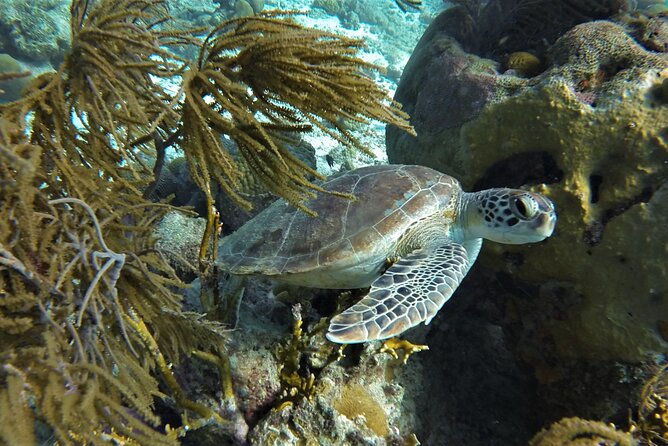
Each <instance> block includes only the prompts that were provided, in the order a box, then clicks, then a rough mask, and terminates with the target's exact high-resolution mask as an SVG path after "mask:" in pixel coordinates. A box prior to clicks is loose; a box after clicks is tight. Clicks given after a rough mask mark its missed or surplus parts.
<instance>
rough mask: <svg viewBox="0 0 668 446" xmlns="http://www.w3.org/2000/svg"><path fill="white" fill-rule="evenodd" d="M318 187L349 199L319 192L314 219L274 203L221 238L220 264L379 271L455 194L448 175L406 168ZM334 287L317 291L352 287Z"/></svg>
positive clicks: (311, 203)
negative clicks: (414, 230)
mask: <svg viewBox="0 0 668 446" xmlns="http://www.w3.org/2000/svg"><path fill="white" fill-rule="evenodd" d="M321 186H322V187H323V188H324V189H325V190H328V191H337V192H344V193H349V194H352V195H354V196H355V199H354V200H349V199H346V198H341V197H336V196H332V195H331V194H326V193H318V194H317V196H316V197H314V198H312V199H310V200H308V201H307V202H306V203H305V204H306V206H307V207H308V208H309V209H312V210H313V211H315V212H316V213H317V216H316V217H311V216H309V215H306V214H305V213H304V212H301V211H299V210H297V209H296V208H294V207H293V206H291V205H289V204H288V203H287V202H286V201H285V200H278V201H276V202H274V203H273V204H271V205H270V206H269V207H268V208H267V209H265V210H264V211H262V212H261V213H259V214H258V215H256V216H255V217H254V218H253V219H251V220H250V221H248V222H247V223H246V224H245V225H243V226H242V227H241V228H239V229H238V230H237V231H236V232H234V233H233V234H231V235H230V236H228V237H226V238H225V239H223V241H222V242H221V245H220V247H219V250H218V263H219V265H220V266H221V267H222V268H223V269H225V270H227V271H229V272H231V273H233V274H262V275H267V276H287V275H291V274H298V273H309V272H316V271H318V272H322V271H324V270H331V271H345V270H350V271H354V270H355V268H357V267H359V268H362V267H363V266H366V267H368V268H377V269H379V268H380V266H382V262H384V260H385V259H386V258H387V257H389V256H393V255H394V254H395V248H396V246H397V242H398V241H399V239H400V238H401V236H402V235H403V234H405V233H406V231H407V229H408V228H409V227H410V226H411V225H413V224H415V223H417V222H419V221H420V220H422V219H424V218H426V217H428V216H430V215H433V214H434V213H436V212H439V211H440V212H445V211H446V210H447V209H448V208H451V207H452V204H453V203H454V202H456V201H457V200H454V201H453V196H458V195H459V193H460V191H461V188H460V186H459V183H458V182H457V180H455V179H454V178H452V177H450V176H448V175H445V174H442V173H440V172H438V171H436V170H433V169H430V168H427V167H422V166H407V165H379V166H368V167H362V168H359V169H355V170H350V171H348V172H345V173H342V174H340V175H337V176H334V177H331V178H329V179H328V180H326V181H325V182H323V183H322V184H321ZM378 263H380V264H381V265H377V264H378ZM377 273H378V272H376V277H377ZM334 282H335V283H333V284H330V285H332V286H324V285H325V284H322V285H321V286H320V287H322V288H329V287H332V288H356V286H344V285H345V284H344V283H339V286H335V285H337V283H336V280H334ZM314 286H315V285H314ZM365 286H366V285H365Z"/></svg>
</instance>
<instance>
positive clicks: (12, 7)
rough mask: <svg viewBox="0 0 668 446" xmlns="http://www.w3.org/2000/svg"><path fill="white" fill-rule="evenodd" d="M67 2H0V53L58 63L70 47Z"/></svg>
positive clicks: (11, 0)
mask: <svg viewBox="0 0 668 446" xmlns="http://www.w3.org/2000/svg"><path fill="white" fill-rule="evenodd" d="M69 4H70V2H69V1H67V0H37V1H34V2H33V1H31V2H26V1H24V0H3V1H2V2H0V52H5V53H8V54H11V55H12V56H14V57H17V58H21V59H29V60H32V61H40V62H44V61H49V62H51V63H52V64H53V65H54V66H55V65H57V64H58V63H59V62H60V61H62V59H63V57H64V54H65V51H66V50H67V48H68V46H69V31H70V25H69V16H70V15H69V10H68V9H69Z"/></svg>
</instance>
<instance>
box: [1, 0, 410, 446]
mask: <svg viewBox="0 0 668 446" xmlns="http://www.w3.org/2000/svg"><path fill="white" fill-rule="evenodd" d="M4 6H5V3H3V7H4ZM170 19H171V18H170V16H169V13H168V9H167V8H166V4H165V2H164V1H163V0H99V1H91V0H74V1H73V2H72V4H71V7H70V24H71V27H70V32H71V36H72V45H71V48H70V50H69V51H68V52H67V53H66V54H65V56H64V59H63V61H62V63H61V64H60V65H58V68H57V70H56V71H52V72H47V73H44V74H41V75H40V76H38V77H36V78H35V79H33V80H32V81H31V82H30V84H29V85H28V87H27V88H26V90H25V91H24V93H23V95H22V96H21V98H20V99H18V100H17V101H15V102H10V103H7V104H2V105H0V177H1V179H0V209H1V210H2V215H3V216H4V217H5V218H3V219H2V220H0V329H1V331H0V338H1V340H2V342H0V346H1V347H0V358H1V359H2V364H3V366H2V368H1V369H0V383H2V386H1V390H0V412H1V413H2V417H3V418H2V423H1V424H2V428H1V429H0V442H2V443H9V444H13V443H14V442H15V440H16V439H22V440H25V441H24V443H23V444H31V443H34V442H35V441H36V437H35V435H34V433H33V425H34V424H35V423H42V424H43V425H46V426H47V427H48V429H50V430H51V433H52V435H53V436H54V438H55V440H56V441H57V442H58V443H59V444H64V445H70V444H94V445H100V444H109V442H117V443H125V444H129V443H132V444H151V445H163V444H164V445H173V444H177V443H178V442H179V438H180V437H183V436H186V435H189V433H190V432H192V431H196V430H197V429H199V428H202V427H205V426H206V427H207V428H208V429H210V430H213V431H216V432H218V434H219V436H220V437H222V438H231V439H232V440H233V441H237V442H242V441H244V437H245V433H246V432H247V426H246V424H245V422H244V421H243V418H242V417H241V415H240V409H239V404H238V403H237V402H236V399H235V395H234V392H233V388H232V382H231V377H230V375H231V367H230V361H229V360H228V358H227V356H226V354H225V351H224V341H225V339H226V336H225V331H224V330H223V327H222V325H221V324H220V323H218V322H214V321H211V320H207V319H205V318H204V317H203V315H202V314H197V313H193V312H188V311H184V310H183V309H182V298H181V296H180V294H179V293H178V290H179V289H180V288H183V286H184V284H183V282H182V281H181V280H180V279H179V278H178V277H177V276H176V275H175V273H174V270H173V269H172V268H171V267H170V266H169V264H168V262H167V259H166V255H165V253H164V252H163V251H161V250H160V248H159V247H158V245H156V240H155V237H154V234H153V231H154V230H155V228H156V226H157V225H158V222H160V221H161V220H162V219H163V218H164V217H165V215H166V214H167V213H168V211H170V210H172V209H173V207H172V206H170V205H168V204H166V203H164V202H153V201H151V200H149V199H147V196H148V195H150V192H151V189H155V186H156V178H159V176H160V172H161V170H162V169H163V167H164V165H165V159H166V156H165V152H166V149H167V147H170V146H173V145H176V146H178V148H179V149H181V150H183V151H184V153H185V155H186V159H187V163H188V168H189V171H190V173H191V178H192V179H193V181H195V183H196V184H197V185H199V186H201V187H202V189H203V191H204V193H205V196H206V197H207V199H208V203H207V204H209V206H208V207H207V214H208V215H207V217H208V219H207V222H206V225H205V227H204V231H203V233H204V234H203V236H202V240H201V241H200V248H199V253H198V256H197V257H198V258H197V260H198V261H199V263H200V265H198V266H199V269H200V271H206V260H207V250H208V249H209V248H210V247H212V249H214V250H215V246H216V244H215V241H216V238H217V237H218V233H219V231H220V227H219V225H218V221H219V217H220V216H219V213H218V211H217V210H216V209H215V208H213V207H212V206H210V205H211V195H212V194H211V191H210V184H211V183H212V179H213V178H215V179H217V180H220V181H221V182H222V184H221V187H222V188H223V189H224V190H227V191H228V192H230V193H231V194H232V195H233V196H234V197H237V199H238V196H237V195H234V190H233V187H232V184H231V183H234V184H236V180H234V179H232V178H236V177H234V174H235V172H236V171H235V166H236V164H235V163H234V161H233V160H232V159H231V157H230V155H229V154H228V153H227V151H226V149H225V148H224V147H223V146H222V145H220V140H221V138H222V137H223V136H224V135H227V137H231V138H232V139H234V140H235V141H236V143H237V146H238V147H239V151H240V152H241V153H242V156H243V157H244V160H245V161H246V162H248V163H249V165H250V169H251V171H252V172H254V174H261V175H260V179H261V181H263V182H264V184H265V185H266V186H267V187H268V189H269V190H272V191H274V192H276V193H278V194H280V195H284V196H289V197H290V198H291V199H292V200H293V201H294V202H295V203H299V202H300V201H301V200H303V199H304V195H308V191H309V190H311V189H312V188H313V187H315V186H313V185H311V184H310V182H309V180H308V179H307V178H305V177H304V173H305V172H308V173H311V172H312V169H310V168H308V166H306V165H305V164H304V163H302V162H301V161H300V160H299V159H298V158H297V157H295V156H293V155H291V154H289V153H287V152H286V151H285V145H284V144H285V141H286V138H285V137H284V136H282V132H285V131H288V132H290V133H293V134H301V133H304V132H307V131H308V130H309V129H310V128H311V127H312V126H320V127H323V126H324V125H325V123H326V124H330V123H334V124H332V126H333V127H332V128H328V131H329V132H330V133H331V134H332V135H333V136H335V137H337V138H339V139H340V140H342V141H343V142H344V143H346V144H347V145H348V146H349V147H351V148H356V147H360V146H361V144H360V143H358V142H357V141H356V140H355V138H354V137H352V135H350V133H349V132H347V131H346V130H345V129H342V128H340V127H337V126H336V124H335V123H336V122H337V120H338V119H339V118H341V117H345V119H352V120H357V121H361V122H366V121H367V120H370V119H379V120H381V121H388V122H394V123H395V124H397V125H399V126H402V127H405V128H406V129H407V130H409V127H408V125H407V123H406V122H405V119H404V118H405V115H404V114H403V113H402V112H400V111H399V109H398V108H397V106H396V105H395V104H393V103H391V101H389V100H386V98H385V96H384V93H383V90H381V89H380V88H379V87H377V86H376V85H375V84H374V83H373V81H372V80H371V79H369V78H368V77H367V76H366V75H364V74H362V70H369V69H373V68H374V66H372V65H370V64H368V63H366V62H363V61H361V60H360V59H358V58H357V57H356V56H355V54H356V51H357V49H358V48H359V47H360V45H361V42H359V41H354V40H349V39H345V38H340V37H338V36H337V35H334V34H329V33H322V32H319V31H314V30H310V29H307V28H304V27H302V26H300V25H297V24H296V23H295V22H294V21H292V20H290V17H289V16H288V17H285V16H283V15H281V14H280V13H268V14H263V15H261V16H256V17H253V18H245V19H238V20H232V21H228V22H224V23H221V24H219V25H217V26H216V27H215V29H214V31H213V32H212V33H211V34H209V35H208V37H205V39H204V41H202V40H201V39H200V38H199V37H198V36H199V33H200V32H201V30H181V29H174V28H170V26H169V22H170ZM268 36H270V37H271V38H269V37H268ZM276 44H278V45H279V46H280V47H281V48H287V49H288V50H289V51H288V52H287V53H286V52H284V51H275V50H276V48H275V45H276ZM180 46H191V47H195V48H197V49H199V50H200V53H201V54H200V57H199V59H198V61H197V63H195V64H193V65H190V63H189V61H188V60H186V59H183V58H180V57H179V56H177V55H176V54H175V53H174V52H173V49H174V48H176V47H180ZM230 50H233V51H230ZM267 53H269V54H272V57H269V58H265V55H266V54H267ZM265 59H266V60H268V61H269V62H270V63H269V64H268V65H263V63H262V62H263V61H264V60H265ZM279 65H280V66H282V67H283V70H277V67H278V66H279ZM288 66H289V67H290V69H289V70H288V69H287V67H288ZM300 67H301V71H300V72H299V73H298V72H297V71H295V70H296V69H297V68H300ZM19 75H20V74H19V73H13V72H10V73H2V74H0V79H2V80H7V79H10V78H14V77H17V76H19ZM274 76H275V77H274ZM163 81H164V82H163ZM288 81H292V82H293V83H297V84H299V86H300V89H299V91H300V92H302V93H304V96H303V97H302V96H300V95H293V94H292V93H291V92H292V91H293V89H289V91H285V88H289V87H291V86H293V84H290V83H289V82H288ZM285 83H287V84H289V85H288V86H287V87H286V86H285ZM174 84H176V85H180V86H181V90H178V89H177V91H172V90H170V89H168V88H167V85H174ZM251 92H252V94H251ZM300 94H301V93H300ZM181 96H185V102H183V103H182V102H180V100H181ZM205 98H207V100H205ZM210 98H213V100H211V101H210V100H208V99H210ZM256 113H257V114H262V115H263V116H264V118H265V119H262V120H256V119H255V116H256ZM360 148H361V147H360ZM231 179H232V180H231ZM226 181H227V182H228V183H225V182H226ZM230 182H231V183H230ZM239 201H241V200H239ZM191 245H192V241H191ZM164 246H165V245H163V247H164ZM175 249H179V248H175ZM174 258H175V257H174ZM188 263H192V262H188ZM202 265H204V266H202ZM207 278H208V276H206V275H203V279H204V280H205V281H206V279H207ZM183 360H185V361H183ZM182 361H183V363H185V364H183V363H182ZM199 361H201V362H203V363H204V364H207V365H205V366H202V367H214V368H215V370H217V376H218V378H219V380H220V385H219V390H220V397H219V398H214V397H210V396H209V397H206V396H203V395H200V393H199V392H198V389H199V387H198V386H192V385H190V384H192V383H186V385H183V384H182V383H183V382H184V379H183V376H181V374H180V370H182V369H181V368H180V367H189V366H191V365H192V364H193V363H196V362H199ZM159 405H160V406H166V407H169V408H170V409H171V410H172V411H173V412H174V414H175V417H174V418H173V419H171V420H170V421H168V422H167V421H165V420H163V419H162V418H161V417H160V415H161V413H159V410H158V407H159ZM10 407H11V409H10ZM10 411H11V412H12V413H13V414H17V415H20V416H21V417H22V419H21V420H20V422H16V423H13V422H12V421H13V419H11V418H6V417H7V415H5V414H7V413H8V412H10Z"/></svg>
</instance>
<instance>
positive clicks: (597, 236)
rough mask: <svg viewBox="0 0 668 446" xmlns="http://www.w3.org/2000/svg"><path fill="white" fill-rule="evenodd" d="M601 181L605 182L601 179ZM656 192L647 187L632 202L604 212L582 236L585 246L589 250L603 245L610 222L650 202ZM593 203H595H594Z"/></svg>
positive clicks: (628, 201)
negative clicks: (600, 244) (631, 209)
mask: <svg viewBox="0 0 668 446" xmlns="http://www.w3.org/2000/svg"><path fill="white" fill-rule="evenodd" d="M592 176H593V175H592ZM590 181H591V177H590ZM601 181H603V180H602V179H601ZM655 191H656V189H655V188H653V187H652V186H646V187H644V188H643V189H642V190H641V191H640V193H639V194H637V195H636V196H635V197H632V198H631V199H630V200H627V201H626V202H624V203H621V204H620V205H618V206H615V207H613V208H610V209H608V210H606V211H605V212H603V215H602V217H601V219H600V220H599V221H596V222H594V223H592V224H590V225H589V226H587V227H586V228H585V230H584V233H583V234H582V239H583V241H584V242H585V244H586V245H587V246H588V247H589V248H593V247H594V246H596V245H598V244H599V243H601V240H603V232H604V230H605V226H606V225H607V224H608V222H610V220H612V219H613V218H615V217H617V216H619V215H621V214H623V213H624V212H626V211H627V210H628V209H630V208H631V207H632V206H635V205H636V204H640V203H647V202H649V201H650V200H651V199H652V196H653V195H654V192H655ZM592 197H593V191H592ZM592 200H593V198H592ZM592 203H594V201H592Z"/></svg>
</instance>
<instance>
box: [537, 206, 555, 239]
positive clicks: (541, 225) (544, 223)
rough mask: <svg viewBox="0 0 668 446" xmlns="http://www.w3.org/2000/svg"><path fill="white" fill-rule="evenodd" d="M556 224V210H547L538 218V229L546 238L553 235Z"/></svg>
mask: <svg viewBox="0 0 668 446" xmlns="http://www.w3.org/2000/svg"><path fill="white" fill-rule="evenodd" d="M556 224H557V213H556V212H554V210H552V211H550V212H546V213H544V214H542V215H540V216H539V217H538V218H537V219H536V231H537V232H538V233H539V234H540V235H541V236H543V239H546V238H548V237H549V236H551V235H552V232H554V227H555V226H556Z"/></svg>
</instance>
